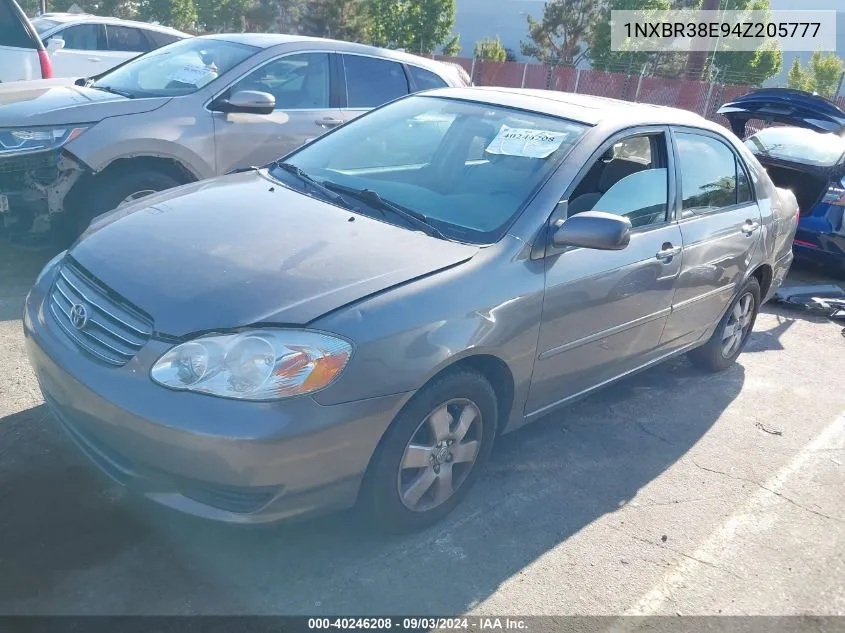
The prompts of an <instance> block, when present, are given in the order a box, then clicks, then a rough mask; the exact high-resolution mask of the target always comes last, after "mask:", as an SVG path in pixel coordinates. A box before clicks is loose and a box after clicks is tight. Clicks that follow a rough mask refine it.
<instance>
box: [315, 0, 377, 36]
mask: <svg viewBox="0 0 845 633" xmlns="http://www.w3.org/2000/svg"><path fill="white" fill-rule="evenodd" d="M367 26H368V18H367V16H366V15H365V13H364V8H363V6H362V4H361V3H360V2H359V0H311V1H310V2H309V3H308V5H307V7H306V11H304V12H303V13H302V16H301V18H300V20H299V31H300V33H303V34H305V35H313V36H316V37H331V38H334V39H338V40H346V41H351V42H362V41H365V40H366V39H367Z"/></svg>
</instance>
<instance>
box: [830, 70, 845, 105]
mask: <svg viewBox="0 0 845 633" xmlns="http://www.w3.org/2000/svg"><path fill="white" fill-rule="evenodd" d="M843 80H845V70H843V71H842V74H841V75H839V83H838V84H836V92H834V93H833V98H834V99H836V97H838V96H839V91H840V90H842V82H843Z"/></svg>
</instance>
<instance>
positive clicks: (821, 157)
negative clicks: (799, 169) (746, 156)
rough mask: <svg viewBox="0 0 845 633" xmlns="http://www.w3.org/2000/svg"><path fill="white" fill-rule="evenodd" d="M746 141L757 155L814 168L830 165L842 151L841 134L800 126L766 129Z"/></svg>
mask: <svg viewBox="0 0 845 633" xmlns="http://www.w3.org/2000/svg"><path fill="white" fill-rule="evenodd" d="M745 144H746V146H748V149H750V150H751V151H752V152H753V153H754V154H755V155H756V156H758V157H764V158H777V159H780V160H787V161H791V162H795V163H801V164H802V165H813V166H816V167H832V166H833V165H836V164H837V163H839V161H840V160H842V157H843V154H845V139H843V138H842V137H840V136H837V135H836V134H831V133H829V132H827V133H822V132H816V131H814V130H808V129H805V128H800V127H770V128H766V129H765V130H760V131H759V132H757V133H756V134H753V135H752V136H750V137H748V139H747V140H746V141H745Z"/></svg>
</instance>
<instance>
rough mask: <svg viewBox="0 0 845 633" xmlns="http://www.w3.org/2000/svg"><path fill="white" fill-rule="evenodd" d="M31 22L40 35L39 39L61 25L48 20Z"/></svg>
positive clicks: (40, 19)
mask: <svg viewBox="0 0 845 633" xmlns="http://www.w3.org/2000/svg"><path fill="white" fill-rule="evenodd" d="M31 22H32V26H34V27H35V31H36V32H37V33H38V37H41V36H42V35H44V34H45V33H46V32H47V31H49V30H50V29H52V28H55V27H57V26H58V25H59V23H58V22H56V21H55V20H48V19H47V18H35V19H34V20H31Z"/></svg>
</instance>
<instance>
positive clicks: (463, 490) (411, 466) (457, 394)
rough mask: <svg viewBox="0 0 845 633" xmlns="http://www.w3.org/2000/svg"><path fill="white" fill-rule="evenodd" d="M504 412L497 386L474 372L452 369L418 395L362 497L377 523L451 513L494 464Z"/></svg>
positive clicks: (403, 527)
mask: <svg viewBox="0 0 845 633" xmlns="http://www.w3.org/2000/svg"><path fill="white" fill-rule="evenodd" d="M497 416H498V407H497V403H496V395H495V393H494V391H493V388H492V386H491V385H490V383H489V382H488V381H487V380H486V379H485V378H484V376H482V375H481V374H479V373H478V372H476V371H473V370H469V369H460V370H456V371H452V372H449V373H446V374H444V375H442V376H440V377H438V378H435V379H434V380H433V381H432V382H430V383H429V384H428V385H426V386H425V387H423V388H422V389H421V390H420V391H419V392H417V394H416V395H415V396H414V397H413V398H412V399H411V400H410V402H408V404H407V405H406V406H405V407H404V408H403V409H402V411H401V412H400V413H399V415H398V416H397V417H396V419H395V420H394V422H393V424H392V425H391V426H390V428H389V429H388V431H387V433H386V435H385V437H384V439H383V441H382V442H381V444H380V445H379V448H378V449H377V450H376V453H375V455H374V456H373V460H372V462H371V465H370V468H369V469H368V471H367V477H366V479H365V482H364V489H363V491H362V493H363V495H362V502H363V504H364V505H365V506H366V507H367V509H368V510H369V512H370V514H371V516H372V519H373V520H374V521H375V522H376V523H377V525H378V526H379V527H380V528H381V529H383V530H385V531H388V532H394V533H400V532H409V531H414V530H419V529H422V528H425V527H427V526H429V525H432V524H433V523H436V522H437V521H440V520H441V519H442V518H443V517H445V516H446V515H447V514H449V513H450V512H451V511H452V510H453V509H454V508H455V507H456V506H457V505H458V504H459V503H460V502H461V501H462V500H463V498H464V497H465V496H466V495H467V493H468V492H469V489H470V488H471V487H472V485H473V484H474V483H475V481H476V479H477V478H478V475H479V473H480V471H481V470H482V468H483V466H484V464H485V462H486V461H487V458H488V456H489V454H490V449H491V448H492V446H493V439H494V437H495V435H496V425H497Z"/></svg>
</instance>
